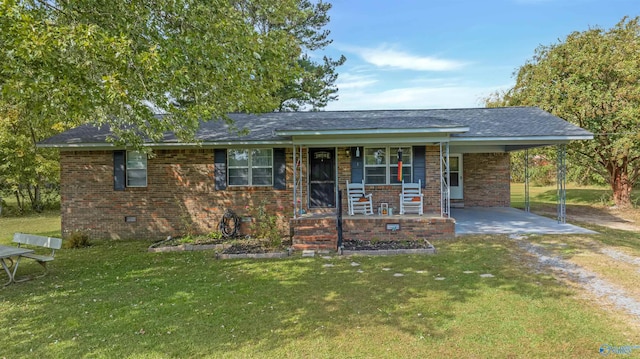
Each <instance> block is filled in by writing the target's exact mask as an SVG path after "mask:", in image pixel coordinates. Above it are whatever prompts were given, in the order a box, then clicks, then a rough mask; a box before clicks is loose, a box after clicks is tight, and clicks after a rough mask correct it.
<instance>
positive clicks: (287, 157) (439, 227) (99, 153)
mask: <svg viewBox="0 0 640 359" xmlns="http://www.w3.org/2000/svg"><path fill="white" fill-rule="evenodd" d="M230 118H231V119H233V120H234V121H235V126H236V127H237V128H239V129H243V128H244V129H246V130H247V131H246V132H245V133H239V132H237V131H235V132H234V131H231V130H230V127H229V126H228V125H227V124H226V123H224V121H208V122H202V123H201V126H200V129H199V131H198V133H197V139H198V140H199V143H196V144H193V143H180V142H178V141H177V139H176V138H175V137H174V136H173V135H172V134H167V135H166V136H165V139H164V140H163V141H162V142H161V143H148V144H147V145H148V146H149V147H151V148H152V149H153V156H150V157H148V158H147V156H146V155H141V154H140V153H137V152H135V151H128V150H127V149H125V148H117V147H114V146H113V145H112V144H111V143H109V142H108V141H107V137H108V135H109V129H108V128H106V127H102V128H97V127H94V126H91V125H84V126H80V127H78V128H75V129H72V130H69V131H67V132H64V133H62V134H59V135H57V136H54V137H51V138H49V139H47V140H45V141H43V142H41V143H40V144H39V146H40V147H53V148H58V149H59V150H60V166H61V174H60V182H61V212H62V213H61V214H62V217H61V218H62V233H63V236H68V235H69V234H70V233H71V232H73V231H85V232H87V233H89V234H90V236H91V237H93V238H157V239H162V238H165V237H166V236H168V235H171V236H176V235H181V234H184V233H185V232H186V231H191V232H200V233H208V232H212V231H216V230H217V229H218V223H219V221H220V219H221V217H222V215H223V213H224V211H225V210H226V209H231V210H233V211H234V212H235V213H237V214H238V215H239V216H241V217H243V218H242V220H243V222H245V221H246V223H243V227H242V228H241V230H242V232H243V233H245V234H246V233H248V231H249V228H248V227H249V226H246V225H245V224H247V223H248V222H250V221H252V220H253V219H252V217H250V216H251V213H252V210H253V209H255V208H256V207H257V206H260V205H265V206H266V209H267V210H268V211H269V212H270V213H273V214H277V215H278V216H279V218H281V220H282V223H283V225H284V227H285V228H286V229H288V230H289V232H290V234H291V236H292V238H293V243H294V247H295V248H298V249H302V248H332V249H335V248H336V246H337V244H338V242H337V241H338V235H337V232H336V227H337V226H336V215H335V214H336V207H337V206H338V205H339V204H338V198H339V196H338V193H339V192H344V190H345V188H346V182H347V181H349V182H350V183H351V182H360V181H363V180H364V183H365V187H366V191H367V192H368V193H371V194H372V198H373V207H374V208H376V209H377V208H379V206H380V204H381V203H387V204H388V206H389V208H395V210H396V213H397V210H398V205H399V193H400V188H401V185H400V182H399V181H398V179H397V173H398V162H397V152H398V150H402V153H403V155H402V158H403V162H402V178H403V179H404V181H405V182H415V183H417V182H418V181H420V183H421V184H422V193H423V195H424V201H423V208H424V215H422V216H418V215H403V216H399V215H397V214H396V215H394V216H386V217H385V216H380V215H378V214H377V213H376V214H374V215H373V216H364V215H354V216H348V215H347V214H346V211H347V201H346V199H345V200H343V201H342V203H341V206H342V210H343V212H345V214H344V216H343V220H342V222H341V224H342V235H343V238H345V239H350V238H360V239H371V238H380V239H386V238H395V239H414V238H450V237H452V236H454V235H455V233H454V232H455V225H454V224H455V219H454V218H450V216H449V213H450V211H449V210H450V208H451V207H452V206H453V207H455V206H465V207H505V206H509V205H510V185H509V184H510V181H509V179H510V165H509V156H510V153H511V152H513V151H517V150H522V149H526V148H532V147H539V146H550V145H563V144H566V143H568V142H569V141H572V140H585V139H591V138H592V134H591V133H589V132H588V131H586V130H583V129H581V128H579V127H577V126H574V125H572V124H570V123H568V122H566V121H564V120H562V119H560V118H558V117H556V116H553V115H551V114H549V113H547V112H545V111H542V110H540V109H538V108H535V107H508V108H475V109H442V110H394V111H344V112H291V113H267V114H260V115H250V114H232V115H230ZM390 225H391V226H390Z"/></svg>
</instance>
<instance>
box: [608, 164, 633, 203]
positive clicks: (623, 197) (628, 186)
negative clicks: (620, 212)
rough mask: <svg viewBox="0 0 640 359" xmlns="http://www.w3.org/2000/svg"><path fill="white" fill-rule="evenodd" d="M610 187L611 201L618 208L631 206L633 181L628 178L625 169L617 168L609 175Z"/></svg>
mask: <svg viewBox="0 0 640 359" xmlns="http://www.w3.org/2000/svg"><path fill="white" fill-rule="evenodd" d="M611 189H612V190H613V201H614V202H615V204H616V207H618V208H631V207H632V205H631V190H632V189H633V183H631V181H630V180H629V174H628V173H627V172H626V171H622V170H621V169H618V171H617V172H616V173H615V174H614V175H612V176H611Z"/></svg>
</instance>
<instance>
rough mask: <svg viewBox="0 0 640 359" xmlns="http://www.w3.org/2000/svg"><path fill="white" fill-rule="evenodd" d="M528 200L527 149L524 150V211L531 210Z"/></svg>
mask: <svg viewBox="0 0 640 359" xmlns="http://www.w3.org/2000/svg"><path fill="white" fill-rule="evenodd" d="M529 204H530V202H529V149H526V150H524V211H525V212H531V207H530V205H529Z"/></svg>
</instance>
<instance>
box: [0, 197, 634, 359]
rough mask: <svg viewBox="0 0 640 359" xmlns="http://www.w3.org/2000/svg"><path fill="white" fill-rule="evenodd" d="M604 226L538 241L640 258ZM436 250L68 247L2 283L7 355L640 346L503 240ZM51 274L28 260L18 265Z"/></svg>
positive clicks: (1, 222) (5, 230)
mask: <svg viewBox="0 0 640 359" xmlns="http://www.w3.org/2000/svg"><path fill="white" fill-rule="evenodd" d="M543 192H544V191H543ZM59 226H60V224H59V216H57V215H56V214H55V213H48V214H45V215H41V216H31V217H26V218H0V244H8V243H10V242H11V235H12V233H13V232H16V231H23V232H27V233H37V234H45V235H47V234H48V235H59V231H60V227H59ZM601 233H602V234H599V235H593V236H582V237H579V236H563V237H562V238H559V237H557V236H548V237H545V236H538V237H536V239H535V240H536V241H537V242H540V243H543V242H544V241H545V240H547V239H548V240H550V241H554V240H562V241H563V242H564V243H569V247H570V248H578V246H577V244H578V243H582V242H583V241H584V240H585V239H587V240H590V241H597V242H599V243H604V244H608V245H613V246H616V247H617V248H619V249H620V248H626V249H627V250H628V253H630V254H633V255H640V247H638V246H637V245H632V244H634V243H636V242H640V241H636V239H638V236H637V234H631V233H630V232H623V231H615V230H606V231H601ZM434 244H435V246H436V248H437V249H438V253H437V254H436V255H430V256H405V255H403V256H392V257H338V256H331V257H328V258H322V257H315V258H301V257H299V256H294V257H291V258H288V259H279V260H226V261H220V260H216V259H215V257H214V254H213V253H212V252H207V251H203V252H179V253H178V252H175V253H148V252H147V251H146V249H147V247H148V246H149V245H150V242H147V241H95V242H94V244H93V245H92V246H91V247H89V248H84V249H63V250H60V251H58V253H57V256H56V260H55V261H54V262H53V263H51V270H52V272H51V273H50V275H49V276H47V277H44V278H42V279H37V280H32V281H28V282H24V283H19V284H15V285H11V286H8V287H0V358H2V357H7V358H17V357H34V358H48V357H50V358H75V357H92V358H93V357H96V358H113V357H124V358H169V357H198V358H199V357H204V358H207V357H210V358H214V357H225V358H226V357H229V358H247V357H263V358H273V357H278V358H280V357H283V358H300V357H305V358H371V357H377V358H390V357H395V358H401V357H415V358H421V357H424V358H427V357H472V358H505V357H509V358H518V357H521V358H530V357H538V358H557V357H569V358H584V357H599V356H600V354H598V350H599V348H600V346H601V345H603V344H610V345H614V346H615V345H636V344H639V343H640V330H639V329H638V327H637V325H635V324H634V322H633V321H632V320H631V319H630V317H628V316H626V315H625V314H623V313H621V312H620V311H618V310H614V309H612V308H611V307H606V309H605V308H603V307H602V306H600V305H599V303H598V301H597V300H593V298H589V297H588V296H585V293H584V292H582V291H580V290H579V289H575V288H572V287H568V286H566V285H565V284H563V283H561V282H559V281H557V280H556V279H554V278H553V277H551V276H550V275H549V274H548V273H544V272H539V271H536V270H535V269H532V267H531V266H529V265H528V264H527V263H529V261H530V258H528V257H527V256H526V255H525V254H524V253H523V252H522V250H520V249H519V248H518V247H517V245H516V244H515V242H514V241H512V240H509V239H508V238H507V237H505V236H468V237H462V238H458V239H456V240H448V241H437V242H435V243H434ZM574 244H576V245H574ZM561 248H564V247H561ZM571 255H574V252H572V253H571ZM40 270H41V269H40V268H39V266H38V265H37V264H35V263H32V262H31V261H26V260H25V261H23V262H22V263H21V264H20V268H19V270H18V272H19V273H18V274H19V275H20V274H22V275H24V274H37V273H39V272H40ZM481 274H491V275H492V276H493V277H485V278H483V277H481ZM0 275H3V273H2V272H0ZM2 280H4V276H2V278H0V281H2ZM622 284H623V285H624V283H622Z"/></svg>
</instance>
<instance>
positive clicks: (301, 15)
mask: <svg viewBox="0 0 640 359" xmlns="http://www.w3.org/2000/svg"><path fill="white" fill-rule="evenodd" d="M249 5H251V6H253V7H254V8H255V9H256V10H255V11H254V13H253V14H256V15H257V16H259V17H260V19H261V21H263V23H265V24H268V25H269V27H268V29H263V28H260V27H259V26H256V23H255V21H253V19H252V17H251V16H253V14H252V13H248V12H247V11H246V8H247V6H249ZM325 9H326V10H328V7H327V6H326V4H322V6H319V5H313V4H311V3H308V2H306V1H302V2H301V1H299V0H250V1H249V0H245V1H242V0H238V1H215V0H210V1H200V0H198V1H196V0H153V1H151V0H141V1H133V2H124V1H105V0H73V1H71V0H59V1H50V0H22V1H21V0H0V121H2V125H1V126H0V131H4V132H2V133H0V146H2V151H3V153H2V156H3V159H4V160H5V161H4V162H5V165H3V166H2V167H0V171H2V172H0V177H3V178H4V179H5V182H6V183H5V187H10V188H11V191H14V190H19V191H25V190H26V189H27V188H30V189H31V190H33V191H35V194H34V195H33V196H29V195H27V197H28V198H33V200H35V207H34V208H36V209H38V208H40V207H41V204H40V203H38V202H39V198H40V195H39V192H38V191H39V188H41V187H42V186H43V184H44V182H43V181H49V180H50V178H55V170H53V172H46V171H48V170H50V169H51V168H57V164H56V158H55V153H47V152H46V151H43V150H42V149H38V148H36V146H35V144H36V143H37V142H38V141H41V140H43V139H45V138H47V137H49V136H51V135H53V134H56V133H59V132H61V131H64V130H66V129H69V128H71V127H75V126H77V125H79V124H82V123H92V124H95V125H109V126H110V127H111V129H112V132H113V138H112V140H113V141H114V142H116V143H118V144H125V145H127V146H129V147H132V148H141V146H142V144H143V143H144V141H158V140H160V139H161V138H162V136H163V134H164V133H166V132H168V131H171V132H174V133H176V135H177V136H178V137H179V138H180V139H181V140H184V141H190V140H192V139H193V137H194V135H195V131H196V130H197V127H198V122H199V121H200V120H201V119H203V118H212V117H214V118H224V116H225V114H227V113H230V112H267V111H273V110H275V109H279V108H281V104H282V103H283V102H284V101H286V100H283V99H282V97H281V96H282V93H285V88H286V87H288V86H290V85H291V84H297V83H302V82H304V81H301V80H300V79H304V78H305V77H306V76H308V75H307V72H308V70H307V69H306V68H303V66H302V65H301V59H304V58H305V57H304V56H303V50H304V49H310V50H315V49H319V48H322V47H324V46H326V44H327V41H329V40H327V36H328V32H326V31H325V30H322V27H323V26H324V25H326V22H327V21H328V17H326V10H325ZM317 10H322V11H323V12H322V13H319V14H315V13H314V11H317ZM316 18H319V19H325V18H326V21H325V20H320V21H314V19H316ZM265 30H268V31H265ZM309 44H314V45H313V46H311V47H310V46H309ZM323 44H324V45H323ZM314 46H316V47H314ZM330 70H331V71H333V68H332V69H330ZM334 80H335V78H334ZM332 84H333V82H332V81H328V82H326V86H327V87H331V86H332ZM329 92H330V90H329ZM287 93H288V94H291V93H290V92H287ZM291 96H292V97H295V96H296V94H291ZM287 100H288V99H287ZM318 103H320V104H321V103H322V102H318ZM158 110H161V111H164V112H167V113H169V114H170V116H163V117H161V118H160V117H154V113H155V112H157V111H158ZM12 149H19V150H16V151H12ZM19 154H21V155H19ZM21 168H22V169H24V171H23V173H18V172H19V171H18V172H16V170H19V169H21ZM29 173H30V174H29ZM7 181H8V182H7ZM14 183H15V185H14ZM27 192H28V191H27ZM12 193H13V192H12ZM23 193H25V192H23Z"/></svg>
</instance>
